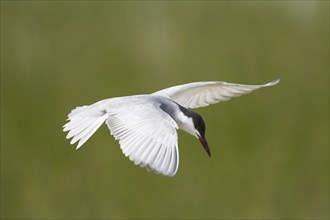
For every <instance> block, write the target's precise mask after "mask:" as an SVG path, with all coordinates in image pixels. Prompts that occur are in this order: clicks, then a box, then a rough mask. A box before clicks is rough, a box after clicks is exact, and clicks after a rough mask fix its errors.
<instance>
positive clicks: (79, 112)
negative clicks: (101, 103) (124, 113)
mask: <svg viewBox="0 0 330 220" xmlns="http://www.w3.org/2000/svg"><path fill="white" fill-rule="evenodd" d="M107 118H108V114H107V112H106V111H105V110H102V109H99V108H98V107H97V106H96V105H89V106H81V107H77V108H75V109H73V110H72V111H71V113H70V114H69V115H68V119H67V120H69V122H68V123H66V124H65V125H64V126H63V127H64V129H63V131H64V132H66V131H69V133H68V135H67V136H66V138H67V139H69V138H72V137H73V139H72V140H71V142H70V144H74V143H76V142H77V141H79V143H78V145H77V149H78V148H79V147H81V145H83V144H84V143H85V142H86V141H87V140H88V139H89V138H90V137H91V136H92V135H93V134H94V133H95V131H96V130H97V129H98V128H99V127H100V126H101V125H102V124H103V122H104V121H105V120H106V119H107Z"/></svg>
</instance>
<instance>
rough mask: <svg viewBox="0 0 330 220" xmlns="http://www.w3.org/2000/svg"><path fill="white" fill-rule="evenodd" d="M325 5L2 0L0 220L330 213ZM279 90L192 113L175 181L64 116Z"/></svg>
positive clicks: (319, 216)
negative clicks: (195, 122)
mask: <svg viewBox="0 0 330 220" xmlns="http://www.w3.org/2000/svg"><path fill="white" fill-rule="evenodd" d="M328 9H329V2H328V1H288V2H286V1H280V2H273V1H251V2H250V1H248V2H245V1H235V2H229V1H207V2H199V1H179V2H174V1H169V2H164V1H160V2H158V1H142V2H135V1H126V2H120V1H111V2H107V1H97V2H90V1H68V2H65V1H14V2H12V1H1V218H2V219H111V218H116V219H123V218H138V219H147V218H149V219H166V218H176V219H179V218H185V219H205V218H214V219H220V218H222V219H223V218H231V219H238V218H241V219H246V218H259V219H267V218H272V219H302V218H304V219H327V218H329V11H328ZM277 78H281V82H280V84H279V85H277V86H275V87H271V88H265V89H262V90H258V91H256V92H254V93H252V94H249V95H246V96H243V97H239V98H235V99H233V100H231V101H229V102H226V103H220V104H217V105H213V106H209V107H207V108H202V109H197V111H198V112H199V113H200V114H201V115H202V116H203V118H204V120H205V121H206V125H207V133H206V135H207V138H208V142H209V144H210V147H211V151H212V154H213V155H212V158H208V156H207V155H206V153H205V152H204V150H203V148H202V146H201V145H200V143H199V142H198V141H197V140H196V139H195V138H193V137H192V136H190V135H188V134H186V133H184V132H182V131H179V148H180V167H179V171H178V173H177V175H176V176H175V177H173V178H168V177H162V176H158V175H155V174H153V173H148V172H147V171H146V170H144V169H141V168H138V167H136V166H135V165H134V164H133V163H132V162H130V161H129V160H128V159H127V158H125V157H124V155H123V154H122V152H121V150H120V148H119V146H118V143H117V142H116V141H115V140H114V139H113V137H111V136H110V135H109V131H108V129H107V127H106V126H102V127H101V128H100V129H99V131H98V132H96V133H95V135H94V136H93V137H92V138H91V139H90V140H89V141H88V142H87V143H86V144H85V145H84V146H83V147H82V148H81V149H80V150H78V151H76V150H75V146H72V145H70V144H69V141H68V140H66V139H65V136H66V134H64V133H63V132H62V126H63V124H64V123H65V120H66V117H67V114H68V113H69V112H70V111H71V109H72V108H74V107H76V106H79V105H85V104H91V103H94V102H96V101H99V100H101V99H104V98H110V97H116V96H124V95H132V94H140V93H151V92H154V91H157V90H160V89H163V88H166V87H170V86H174V85H178V84H183V83H188V82H193V81H207V80H221V81H228V82H234V83H245V84H262V83H266V82H269V81H271V80H274V79H277Z"/></svg>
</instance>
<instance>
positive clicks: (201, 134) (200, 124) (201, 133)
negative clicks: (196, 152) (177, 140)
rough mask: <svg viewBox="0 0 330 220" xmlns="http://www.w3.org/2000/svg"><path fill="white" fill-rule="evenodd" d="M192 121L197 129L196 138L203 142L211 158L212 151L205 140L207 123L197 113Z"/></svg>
mask: <svg viewBox="0 0 330 220" xmlns="http://www.w3.org/2000/svg"><path fill="white" fill-rule="evenodd" d="M192 120H193V124H194V127H195V131H194V132H195V135H194V136H195V137H196V138H197V139H198V140H199V141H200V142H201V144H202V145H203V147H204V149H205V151H206V153H207V154H208V155H209V156H211V151H210V148H209V145H208V143H207V141H206V139H205V122H204V120H203V118H202V117H201V116H200V115H199V114H197V113H195V114H194V115H193V116H192Z"/></svg>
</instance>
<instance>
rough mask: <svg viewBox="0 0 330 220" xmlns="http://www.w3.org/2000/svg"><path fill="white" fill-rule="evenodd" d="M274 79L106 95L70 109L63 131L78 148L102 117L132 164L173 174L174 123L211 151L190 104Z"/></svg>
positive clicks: (198, 104)
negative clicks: (252, 83) (250, 83)
mask: <svg viewBox="0 0 330 220" xmlns="http://www.w3.org/2000/svg"><path fill="white" fill-rule="evenodd" d="M279 81H280V79H277V80H274V81H272V82H269V83H266V84H263V85H244V84H235V83H229V82H224V81H203V82H193V83H188V84H182V85H177V86H173V87H169V88H166V89H163V90H160V91H157V92H154V93H151V94H142V95H132V96H123V97H114V98H108V99H104V100H101V101H98V102H96V103H94V104H91V105H85V106H80V107H77V108H75V109H73V110H72V111H71V112H70V113H69V114H68V119H67V121H68V122H67V123H66V124H65V125H64V126H63V131H64V132H68V134H67V136H66V138H67V139H70V138H72V140H71V141H70V144H75V143H76V142H78V144H77V147H76V149H78V148H80V147H81V146H82V145H83V144H84V143H85V142H86V141H87V140H88V139H89V138H90V137H91V136H92V135H93V134H94V133H95V132H96V130H98V128H99V127H100V126H101V125H102V124H103V123H104V122H105V124H106V125H107V126H108V128H109V130H110V134H111V135H112V136H113V137H114V138H115V140H118V141H119V145H120V148H121V150H122V152H123V154H124V155H125V156H126V157H128V158H129V159H130V160H131V161H132V162H134V164H135V165H139V166H140V167H142V168H146V169H147V170H148V171H152V172H154V173H156V174H160V175H163V176H169V177H172V176H174V175H175V174H176V173H177V171H178V167H179V149H178V134H177V130H178V129H182V130H183V131H185V132H187V133H189V134H191V135H192V136H194V137H195V138H197V139H198V140H199V141H200V143H201V145H202V146H203V148H204V150H205V151H206V153H207V154H208V156H210V157H211V151H210V148H209V145H208V142H207V140H206V138H205V122H204V120H203V118H202V116H201V115H199V114H198V113H197V112H194V111H192V110H191V109H194V108H200V107H205V106H208V105H210V104H215V103H218V102H222V101H227V100H230V99H231V98H233V97H237V96H240V95H243V94H247V93H250V92H252V91H254V90H256V89H259V88H263V87H269V86H274V85H276V84H277V83H278V82H279Z"/></svg>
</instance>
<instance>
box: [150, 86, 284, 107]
mask: <svg viewBox="0 0 330 220" xmlns="http://www.w3.org/2000/svg"><path fill="white" fill-rule="evenodd" d="M279 81H280V80H279V79H277V80H274V81H272V82H270V83H267V84H264V85H243V84H234V83H228V82H216V81H213V82H195V83H189V84H184V85H179V86H174V87H170V88H167V89H164V90H160V91H158V92H155V93H153V94H155V95H163V96H167V97H169V98H171V99H173V100H174V101H175V102H177V103H179V104H180V105H182V106H184V107H186V108H199V107H204V106H208V105H210V104H215V103H218V102H222V101H227V100H229V99H231V98H233V97H237V96H240V95H242V94H246V93H250V92H252V91H253V90H256V89H259V88H262V87H268V86H273V85H276V84H277V83H278V82H279Z"/></svg>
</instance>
